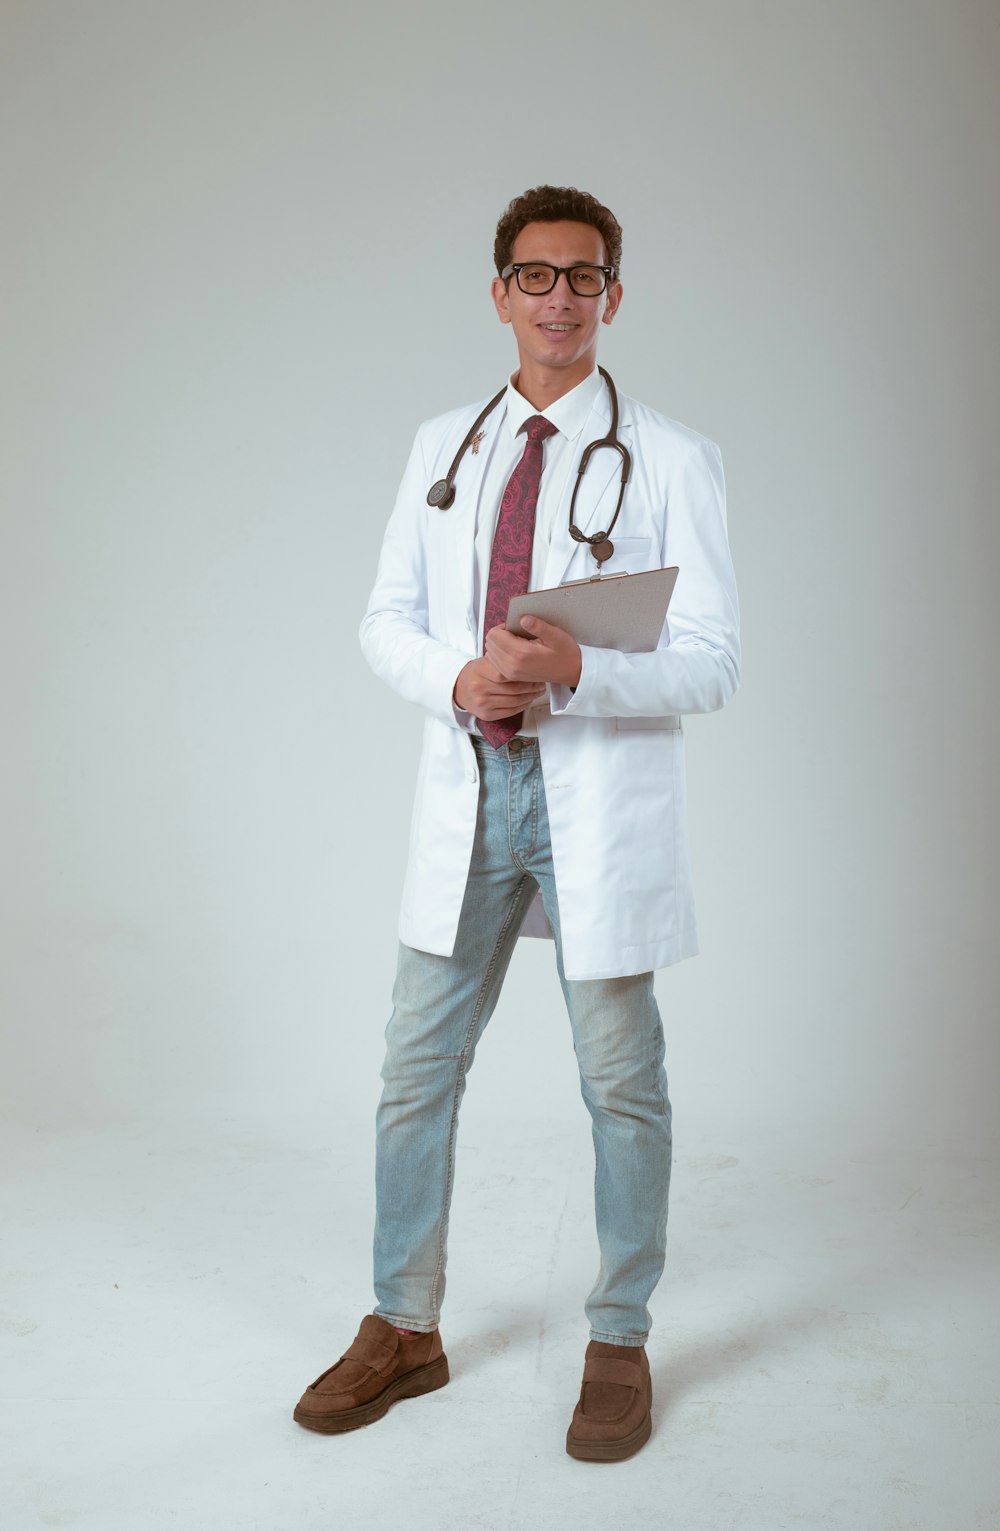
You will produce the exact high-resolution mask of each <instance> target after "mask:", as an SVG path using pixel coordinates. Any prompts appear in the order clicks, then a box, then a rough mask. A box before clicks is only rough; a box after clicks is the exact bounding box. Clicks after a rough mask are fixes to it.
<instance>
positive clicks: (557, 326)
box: [542, 324, 573, 330]
mask: <svg viewBox="0 0 1000 1531" xmlns="http://www.w3.org/2000/svg"><path fill="white" fill-rule="evenodd" d="M572 328H573V326H572V324H543V325H542V329H543V330H571V329H572Z"/></svg>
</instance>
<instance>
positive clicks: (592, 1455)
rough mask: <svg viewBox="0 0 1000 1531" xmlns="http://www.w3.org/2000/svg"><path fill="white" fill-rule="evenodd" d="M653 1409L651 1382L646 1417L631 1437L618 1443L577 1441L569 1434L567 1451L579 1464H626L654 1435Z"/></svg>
mask: <svg viewBox="0 0 1000 1531" xmlns="http://www.w3.org/2000/svg"><path fill="white" fill-rule="evenodd" d="M652 1407H653V1383H652V1380H650V1383H649V1387H648V1391H647V1397H646V1416H645V1418H644V1419H642V1420H640V1422H639V1424H637V1425H636V1427H635V1429H634V1430H633V1431H632V1432H631V1433H630V1434H629V1435H623V1436H622V1438H621V1440H618V1441H576V1440H574V1439H573V1437H572V1435H570V1434H568V1433H567V1436H566V1450H567V1451H568V1452H569V1454H570V1456H571V1457H576V1459H577V1461H579V1462H624V1461H625V1459H626V1457H632V1456H634V1455H635V1453H636V1452H637V1451H638V1450H639V1449H640V1447H642V1446H645V1444H646V1442H647V1441H648V1440H649V1437H650V1436H651V1435H652V1433H653V1417H652V1415H651V1414H650V1412H649V1410H650V1409H651V1408H652Z"/></svg>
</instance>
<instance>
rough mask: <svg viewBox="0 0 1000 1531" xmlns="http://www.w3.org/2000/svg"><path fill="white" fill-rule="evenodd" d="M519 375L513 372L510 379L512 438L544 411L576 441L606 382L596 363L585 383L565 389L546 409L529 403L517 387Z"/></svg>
mask: <svg viewBox="0 0 1000 1531" xmlns="http://www.w3.org/2000/svg"><path fill="white" fill-rule="evenodd" d="M515 375H516V374H515V373H513V372H512V373H511V375H510V377H509V378H508V380H507V429H508V430H509V431H510V434H511V438H512V439H513V438H514V437H516V436H517V433H518V431H519V430H520V429H521V427H522V425H523V424H524V422H525V421H526V420H530V419H531V417H532V416H533V415H543V416H544V417H545V419H546V420H549V421H550V422H551V423H552V424H553V425H554V426H555V427H556V430H557V431H559V432H560V433H561V434H562V435H563V436H565V437H566V438H567V439H568V440H570V441H572V439H573V437H574V436H579V434H580V432H581V431H582V430H583V427H584V423H585V421H586V420H587V417H588V416H589V414H590V412H591V410H592V409H593V407H594V405H595V403H596V402H597V396H598V394H599V393H600V391H601V389H602V388H603V386H604V380H603V378H602V377H601V374H600V372H599V371H598V370H597V368H596V367H595V368H594V370H593V372H591V373H588V375H587V376H586V377H585V378H584V380H583V382H582V383H577V385H576V387H575V388H571V389H570V390H569V392H568V393H564V394H563V395H562V396H561V397H560V398H558V399H556V400H555V402H554V403H553V404H549V405H548V406H547V407H546V408H545V409H536V408H535V406H534V404H531V403H529V401H528V400H527V399H526V398H525V397H524V395H523V394H522V393H518V391H517V389H516V388H515V387H514V377H515Z"/></svg>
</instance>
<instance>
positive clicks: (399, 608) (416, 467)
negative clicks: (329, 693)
mask: <svg viewBox="0 0 1000 1531" xmlns="http://www.w3.org/2000/svg"><path fill="white" fill-rule="evenodd" d="M430 482H431V479H430V477H429V476H428V470H427V464H426V462H425V460H424V453H423V450H422V447H421V441H420V432H419V431H418V432H417V436H416V440H415V441H414V443H413V450H412V451H411V453H410V459H409V462H408V463H407V465H406V471H405V473H404V474H403V480H402V483H401V484H400V486H399V493H398V494H397V496H396V503H395V506H394V507H393V511H392V515H391V516H390V517H389V524H388V526H387V527H386V531H385V537H384V539H383V542H382V551H381V554H380V556H379V561H378V569H377V572H376V575H375V587H374V589H373V590H372V593H371V597H370V599H369V601H368V609H367V611H366V612H365V615H364V617H363V618H362V621H361V627H360V631H359V637H360V640H361V649H362V652H363V654H364V656H365V658H366V659H367V661H368V663H369V664H370V665H371V667H372V669H373V670H374V671H375V674H376V675H377V676H378V677H379V678H380V679H381V680H384V681H385V683H386V685H388V686H391V687H392V689H393V691H395V692H396V693H397V694H398V695H399V696H401V697H403V698H404V699H405V700H406V701H408V702H416V703H418V704H419V705H420V706H421V707H425V708H426V709H427V711H428V712H429V713H431V714H432V715H433V716H434V717H436V718H438V719H440V720H441V722H443V723H447V724H448V726H449V727H451V728H468V726H469V722H468V721H466V720H468V714H467V713H465V712H461V711H460V710H459V709H458V708H456V707H455V705H454V703H453V701H452V691H453V690H454V687H455V682H456V680H457V679H458V676H459V674H460V672H461V671H462V670H463V669H464V667H465V666H466V665H467V664H468V662H469V658H470V656H469V655H468V654H465V653H462V652H461V650H459V649H456V648H452V647H451V646H450V644H447V643H442V642H440V641H439V640H438V639H437V638H432V637H431V636H430V635H429V632H428V626H429V623H428V612H427V606H428V600H427V546H426V542H425V537H424V516H425V513H426V510H427V503H426V497H427V488H428V485H429V484H430Z"/></svg>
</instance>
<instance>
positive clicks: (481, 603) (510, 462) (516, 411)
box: [456, 367, 606, 737]
mask: <svg viewBox="0 0 1000 1531" xmlns="http://www.w3.org/2000/svg"><path fill="white" fill-rule="evenodd" d="M513 378H514V374H511V377H510V379H509V380H508V383H507V396H506V399H504V400H502V401H501V403H500V404H498V405H497V410H498V411H501V410H502V411H503V412H504V413H503V418H502V419H501V420H500V421H499V423H498V427H497V430H498V434H497V441H496V445H495V446H494V448H493V455H492V457H491V459H490V463H489V466H488V468H487V470H486V474H485V476H484V479H483V490H482V495H481V496H480V500H479V518H478V520H477V522H476V567H475V574H474V578H473V589H472V599H473V612H474V620H475V623H476V631H477V633H478V635H479V639H478V641H479V653H480V654H482V653H483V652H484V639H485V634H484V632H483V614H484V611H485V607H486V587H487V583H488V581H489V574H490V555H491V553H492V551H493V537H494V533H495V532H496V525H497V517H498V515H499V513H500V501H501V500H502V499H503V492H504V490H505V489H506V487H507V483H508V481H509V479H510V476H511V474H512V473H513V471H514V469H515V468H516V467H517V465H518V463H519V462H520V461H521V458H522V457H523V455H524V447H525V442H526V440H527V438H526V436H525V435H524V433H523V431H521V427H522V426H523V425H524V423H525V421H526V420H530V419H531V418H532V416H534V415H542V416H543V417H544V419H546V420H548V421H550V422H551V424H552V425H554V426H555V427H556V429H555V432H554V434H553V435H551V436H549V437H548V438H547V440H545V441H543V443H542V453H543V455H542V476H541V479H540V480H539V489H538V506H537V509H536V511H535V537H534V542H533V544H532V553H531V570H530V573H529V575H528V589H529V590H537V589H539V587H540V585H541V578H540V574H541V571H542V570H543V569H544V567H545V560H546V556H547V554H548V549H549V543H550V542H551V540H552V535H553V532H554V531H557V530H559V531H565V530H566V528H565V527H563V528H557V527H556V516H557V514H565V510H564V507H565V504H566V490H567V487H568V483H569V475H570V472H571V470H572V467H573V462H574V459H575V457H576V442H577V440H578V438H579V435H580V432H581V431H582V430H583V427H584V424H585V423H586V421H587V419H588V418H589V416H590V412H591V410H592V409H593V407H594V403H595V401H596V399H597V396H598V394H599V393H600V391H601V389H602V388H604V387H605V386H606V385H605V382H604V379H603V378H602V377H601V374H600V373H599V372H598V370H597V368H596V367H595V368H594V370H593V372H591V373H590V374H589V375H588V376H587V377H585V378H584V380H583V382H582V383H577V385H576V387H575V388H571V389H570V391H569V392H568V393H564V394H563V395H562V397H561V398H558V399H556V401H555V403H553V404H549V405H547V407H546V408H545V409H536V408H535V406H534V404H531V403H529V401H528V400H527V399H526V398H525V397H524V395H523V394H520V393H518V391H517V389H516V388H515V387H514V381H513ZM518 432H521V434H520V435H519V434H518ZM548 705H549V704H548V695H547V693H545V694H544V695H542V696H540V697H539V699H538V701H537V702H535V704H534V706H532V707H529V708H528V709H527V710H526V711H525V714H524V722H523V723H522V725H521V727H520V729H519V730H518V732H519V733H521V734H524V735H526V736H527V737H532V736H537V734H538V728H537V725H536V723H535V713H536V712H537V711H538V709H544V710H545V711H548ZM456 714H457V716H458V717H460V718H467V717H469V714H467V713H466V714H463V713H462V712H461V711H459V709H457V708H456ZM467 726H468V727H469V731H470V732H471V733H478V732H479V730H478V729H477V728H476V725H475V720H474V719H470V722H469V724H468V725H467Z"/></svg>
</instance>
